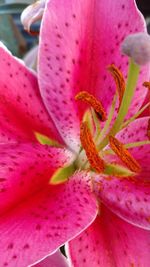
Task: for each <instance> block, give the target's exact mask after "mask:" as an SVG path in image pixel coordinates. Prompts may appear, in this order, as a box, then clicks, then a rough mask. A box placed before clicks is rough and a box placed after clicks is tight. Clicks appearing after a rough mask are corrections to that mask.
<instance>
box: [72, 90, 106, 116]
mask: <svg viewBox="0 0 150 267" xmlns="http://www.w3.org/2000/svg"><path fill="white" fill-rule="evenodd" d="M75 99H76V100H82V101H84V102H85V103H87V104H89V105H90V106H91V107H93V109H94V110H95V112H96V114H97V116H98V117H99V119H100V120H101V121H105V120H106V119H107V117H106V112H105V110H104V108H103V106H102V104H101V102H100V101H99V100H97V99H96V98H95V97H94V96H93V95H91V94H89V93H88V92H86V91H82V92H79V93H78V94H77V95H76V96H75Z"/></svg>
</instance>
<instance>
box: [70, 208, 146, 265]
mask: <svg viewBox="0 0 150 267" xmlns="http://www.w3.org/2000/svg"><path fill="white" fill-rule="evenodd" d="M149 251H150V232H149V231H146V230H143V229H140V228H138V227H135V226H133V225H131V224H128V223H127V222H125V221H123V220H121V219H119V218H117V217H116V216H115V215H113V214H112V213H111V212H110V211H109V210H107V209H106V208H105V207H104V208H103V209H102V211H101V214H100V216H98V217H97V219H96V220H95V222H94V223H93V224H92V225H91V226H90V227H89V228H87V229H86V230H85V231H84V232H83V233H81V234H80V235H79V236H78V237H76V238H75V239H73V240H71V241H70V242H69V254H70V259H71V262H72V265H71V266H72V267H78V266H82V267H89V266H92V267H98V266H102V267H112V266H115V267H129V266H134V267H139V266H141V267H148V266H149V262H150V253H149Z"/></svg>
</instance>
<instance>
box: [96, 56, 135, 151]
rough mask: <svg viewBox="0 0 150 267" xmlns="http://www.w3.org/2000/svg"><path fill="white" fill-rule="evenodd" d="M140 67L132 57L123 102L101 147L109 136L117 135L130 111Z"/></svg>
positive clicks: (100, 147) (101, 147) (106, 142)
mask: <svg viewBox="0 0 150 267" xmlns="http://www.w3.org/2000/svg"><path fill="white" fill-rule="evenodd" d="M139 71H140V67H139V66H138V65H137V64H135V63H134V62H133V61H132V59H130V64H129V71H128V79H127V84H126V89H125V92H124V96H123V99H122V102H121V106H120V109H119V112H118V116H117V118H116V120H115V122H114V125H113V126H112V128H111V130H110V132H109V134H108V135H107V136H106V137H105V138H104V139H103V141H102V142H101V144H99V149H100V150H101V149H103V148H104V147H105V146H106V145H107V144H108V142H109V136H110V135H113V136H115V135H116V133H117V132H118V131H119V130H120V129H121V127H122V124H123V122H124V118H125V116H126V114H127V112H128V109H129V107H130V104H131V101H132V98H133V95H134V92H135V89H136V84H137V80H138V76H139Z"/></svg>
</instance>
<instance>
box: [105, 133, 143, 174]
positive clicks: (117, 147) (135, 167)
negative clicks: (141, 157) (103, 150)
mask: <svg viewBox="0 0 150 267" xmlns="http://www.w3.org/2000/svg"><path fill="white" fill-rule="evenodd" d="M109 142H110V147H111V149H112V150H113V151H114V152H115V154H116V155H117V156H118V157H119V158H120V159H121V161H122V162H123V163H124V164H125V165H126V166H127V167H128V168H129V169H130V170H131V171H133V172H136V173H139V172H140V171H141V167H140V165H139V163H138V162H137V161H136V160H135V159H134V158H133V156H132V155H131V154H130V152H129V151H128V150H127V149H126V148H125V146H124V145H123V144H122V143H121V142H120V141H119V140H117V139H116V138H115V137H113V136H110V137H109Z"/></svg>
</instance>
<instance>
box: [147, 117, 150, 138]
mask: <svg viewBox="0 0 150 267" xmlns="http://www.w3.org/2000/svg"><path fill="white" fill-rule="evenodd" d="M147 136H148V139H149V140H150V119H149V120H148V127H147Z"/></svg>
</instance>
